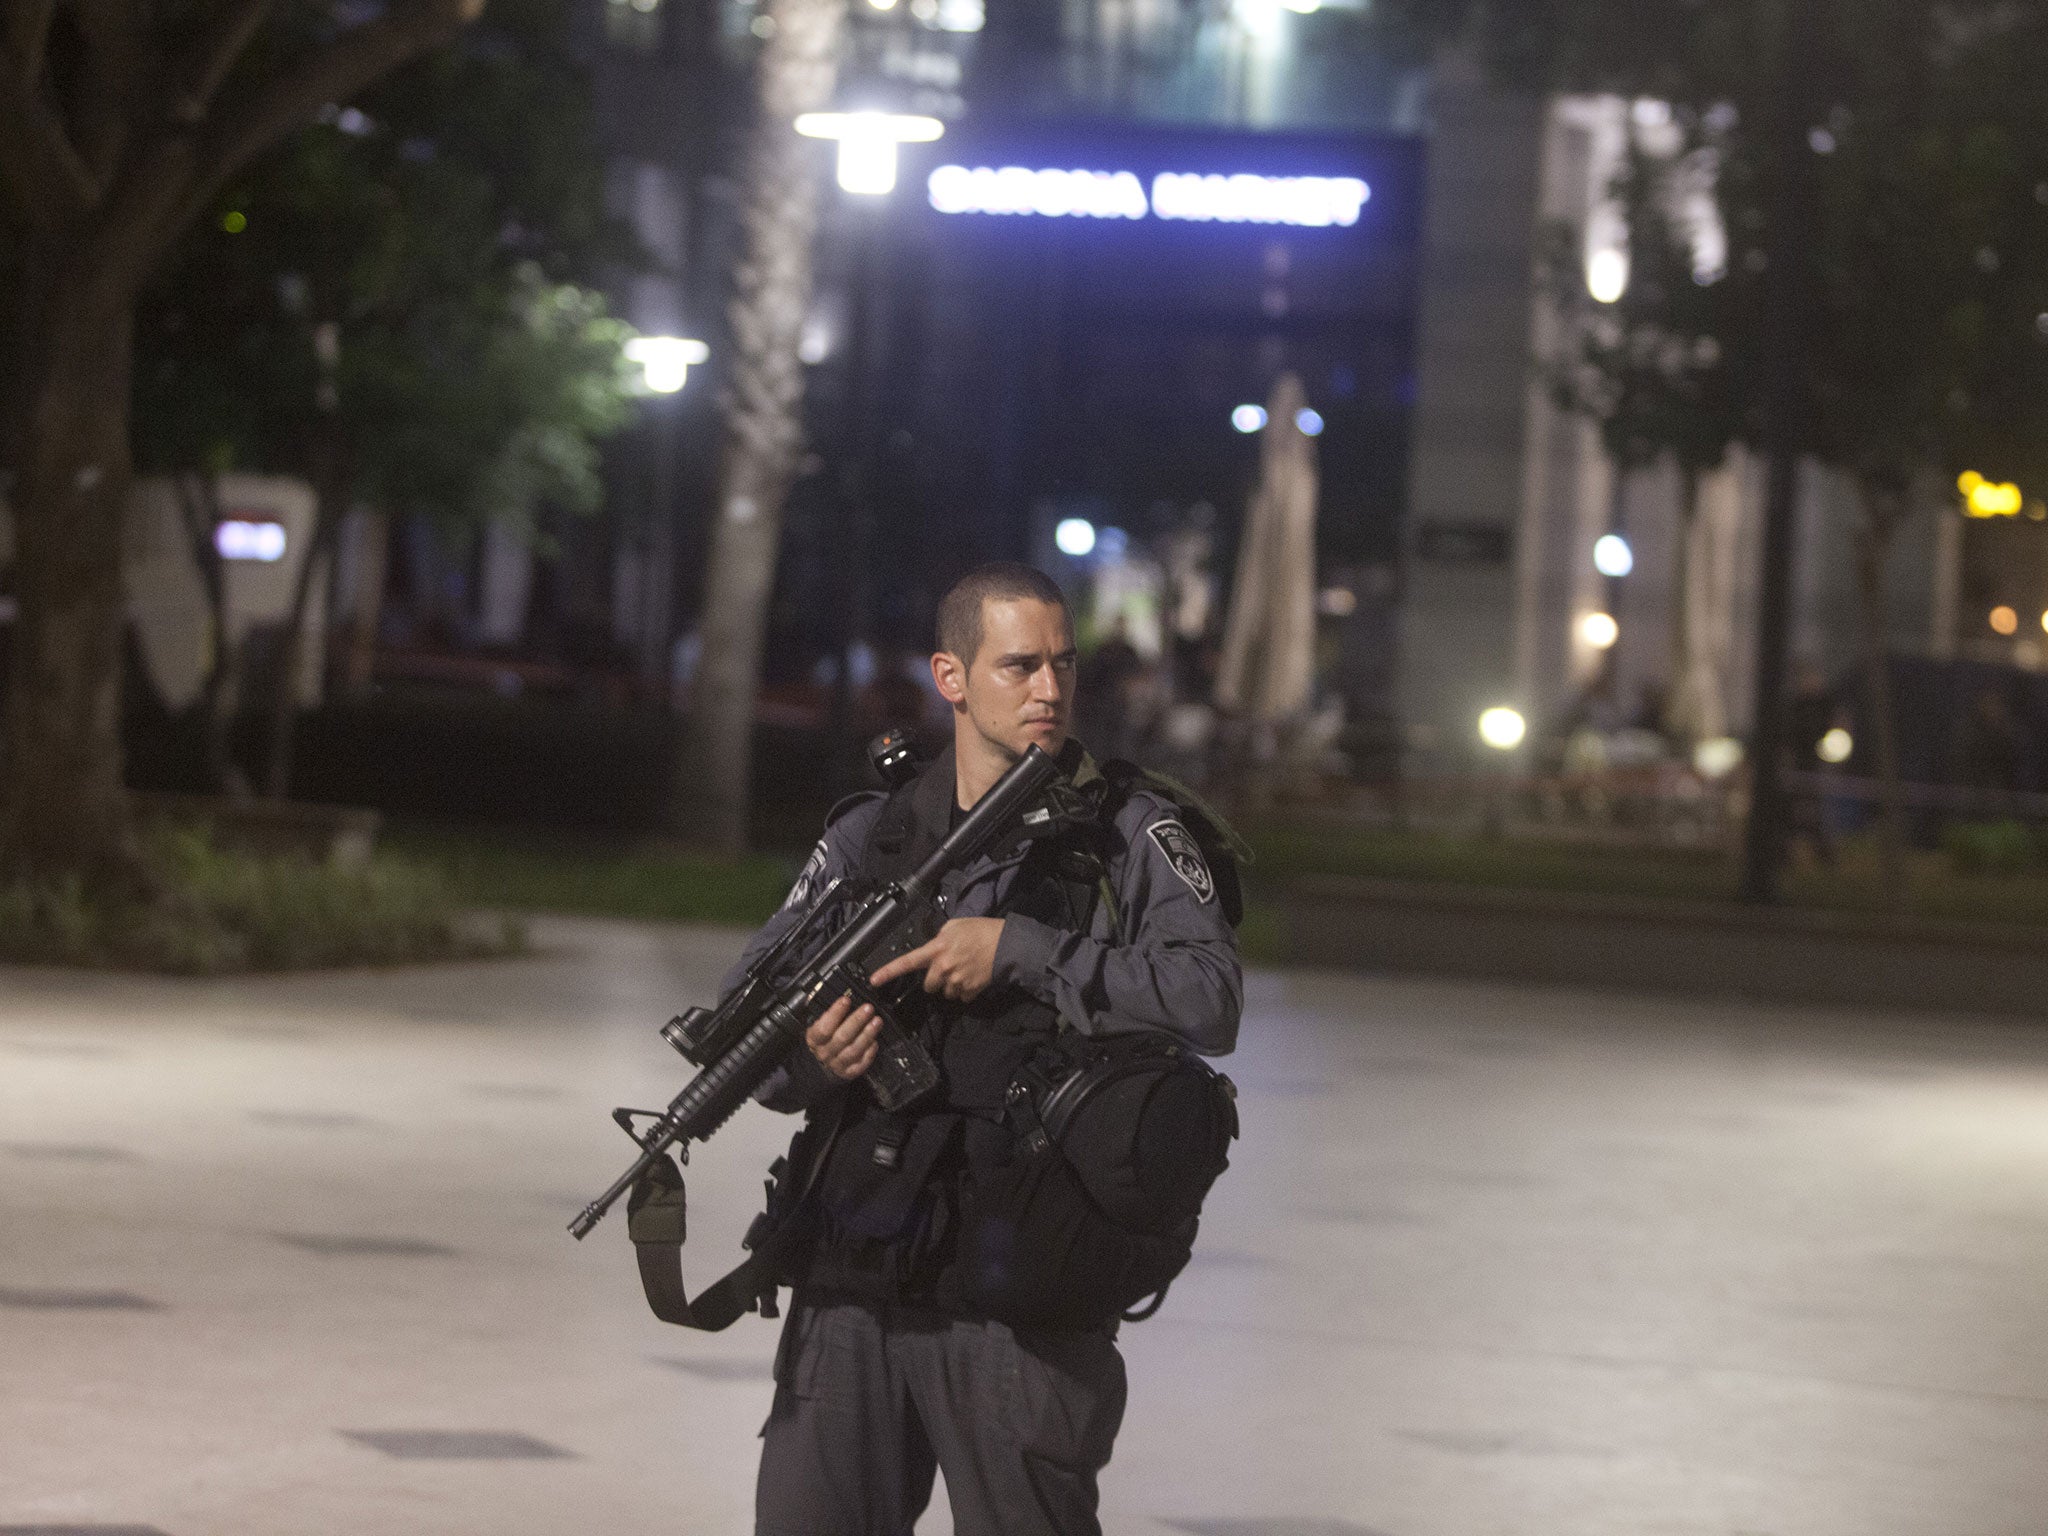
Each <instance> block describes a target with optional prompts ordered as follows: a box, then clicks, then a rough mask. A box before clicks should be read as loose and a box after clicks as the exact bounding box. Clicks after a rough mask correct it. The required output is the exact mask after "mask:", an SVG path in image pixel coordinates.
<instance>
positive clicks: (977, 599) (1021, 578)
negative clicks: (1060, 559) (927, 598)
mask: <svg viewBox="0 0 2048 1536" xmlns="http://www.w3.org/2000/svg"><path fill="white" fill-rule="evenodd" d="M1023 597H1028V598H1033V599H1036V600H1037V601H1038V602H1041V603H1050V604H1052V605H1053V606H1054V607H1055V608H1058V609H1059V611H1060V612H1061V613H1062V614H1064V615H1065V616H1066V620H1067V630H1068V632H1069V633H1072V631H1073V628H1074V613H1073V610H1072V609H1071V608H1069V607H1068V606H1067V597H1066V594H1065V593H1064V592H1062V591H1060V589H1059V585H1058V583H1056V582H1055V581H1054V580H1053V579H1052V578H1051V577H1050V576H1048V575H1046V574H1045V572H1043V571H1041V570H1037V569H1034V568H1033V567H1031V566H1028V565H1019V564H1017V563H1016V562H1015V561H1013V560H998V561H996V562H995V563H994V564H993V565H984V566H979V567H977V568H976V569H974V570H971V571H969V572H968V573H967V574H966V575H965V576H962V577H961V578H960V579H959V580H958V581H956V582H954V583H953V585H952V587H951V588H949V589H948V590H947V592H946V595H945V596H944V597H942V598H940V599H939V623H938V630H939V649H940V650H942V651H946V652H949V653H950V654H952V655H954V656H958V657H959V658H960V659H961V660H962V661H964V662H966V663H967V664H968V665H969V666H973V665H974V656H975V653H976V652H977V651H979V650H980V649H981V609H982V604H984V603H987V602H991V601H994V602H1006V601H1012V600H1014V599H1017V598H1023Z"/></svg>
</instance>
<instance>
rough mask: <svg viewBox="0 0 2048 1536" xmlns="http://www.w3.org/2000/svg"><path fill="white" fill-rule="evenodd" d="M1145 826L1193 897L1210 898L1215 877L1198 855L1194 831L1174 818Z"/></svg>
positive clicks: (1206, 863)
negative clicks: (1173, 819)
mask: <svg viewBox="0 0 2048 1536" xmlns="http://www.w3.org/2000/svg"><path fill="white" fill-rule="evenodd" d="M1145 830H1146V831H1147V832H1149V833H1151V835H1152V841H1153V842H1155V843H1157V844H1158V845H1159V851H1160V852H1161V853H1163V854H1165V855H1166V862H1167V863H1169V864H1171V865H1172V866H1173V872H1174V873H1175V874H1176V875H1179V876H1180V877H1181V879H1182V880H1184V881H1186V882H1187V887H1188V889H1189V890H1191V891H1193V892H1194V893H1195V899H1196V900H1197V901H1201V902H1210V901H1214V900H1215V899H1216V877H1215V876H1214V875H1212V874H1210V873H1209V862H1208V860H1206V859H1204V858H1203V857H1202V849H1201V845H1200V844H1198V843H1197V842H1196V841H1195V834H1194V833H1192V832H1190V831H1189V830H1188V829H1187V828H1186V827H1184V826H1182V825H1181V824H1180V823H1179V822H1177V821H1155V822H1153V823H1152V825H1151V826H1149V827H1147V828H1146V829H1145Z"/></svg>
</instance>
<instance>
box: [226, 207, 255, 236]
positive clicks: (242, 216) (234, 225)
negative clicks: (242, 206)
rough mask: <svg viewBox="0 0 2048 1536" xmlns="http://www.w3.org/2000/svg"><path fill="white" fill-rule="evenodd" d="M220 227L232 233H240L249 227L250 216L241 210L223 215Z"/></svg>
mask: <svg viewBox="0 0 2048 1536" xmlns="http://www.w3.org/2000/svg"><path fill="white" fill-rule="evenodd" d="M220 227H221V228H222V229H224V230H226V231H227V232H228V233H229V234H231V235H239V234H240V233H241V232H242V231H243V230H245V229H247V228H248V227H249V216H248V215H247V214H246V213H242V212H240V211H239V210H238V211H236V212H232V213H224V214H222V215H221V220H220Z"/></svg>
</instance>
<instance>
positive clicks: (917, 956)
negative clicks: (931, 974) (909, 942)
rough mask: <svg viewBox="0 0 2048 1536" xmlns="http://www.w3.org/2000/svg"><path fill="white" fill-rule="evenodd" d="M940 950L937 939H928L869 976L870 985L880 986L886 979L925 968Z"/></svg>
mask: <svg viewBox="0 0 2048 1536" xmlns="http://www.w3.org/2000/svg"><path fill="white" fill-rule="evenodd" d="M938 952H939V941H938V940H937V939H930V940H927V941H926V942H925V943H923V944H920V945H918V946H917V948H915V949H913V950H911V951H910V953H909V954H907V955H898V956H897V957H896V958H895V959H894V960H891V961H890V962H889V963H888V964H887V965H885V966H883V967H882V968H881V969H880V970H878V971H876V972H875V974H874V975H872V976H870V977H869V978H868V984H869V985H870V986H876V987H879V986H880V985H881V984H882V983H883V982H885V981H894V980H895V979H896V978H897V977H898V976H908V975H909V974H910V973H911V972H912V971H919V970H923V969H924V968H925V967H926V966H928V965H930V964H931V963H932V957H933V956H934V955H936V954H937V953H938Z"/></svg>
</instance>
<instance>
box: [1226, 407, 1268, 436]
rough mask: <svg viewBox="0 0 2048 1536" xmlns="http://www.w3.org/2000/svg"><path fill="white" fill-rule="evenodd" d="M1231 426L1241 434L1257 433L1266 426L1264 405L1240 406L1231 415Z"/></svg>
mask: <svg viewBox="0 0 2048 1536" xmlns="http://www.w3.org/2000/svg"><path fill="white" fill-rule="evenodd" d="M1230 424H1231V425H1232V426H1233V427H1235V428H1237V430H1238V431H1240V432H1256V431H1258V430H1259V429H1260V428H1261V427H1263V426H1265V424H1266V408H1265V407H1264V406H1263V405H1240V406H1239V407H1238V408H1237V409H1236V410H1234V411H1232V412H1231V413H1230Z"/></svg>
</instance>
